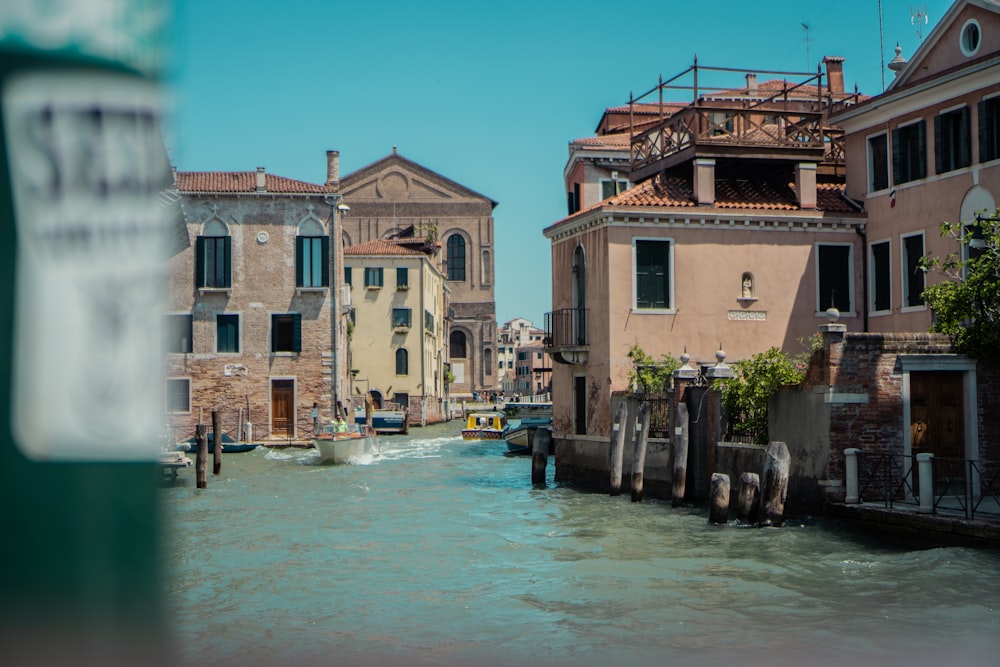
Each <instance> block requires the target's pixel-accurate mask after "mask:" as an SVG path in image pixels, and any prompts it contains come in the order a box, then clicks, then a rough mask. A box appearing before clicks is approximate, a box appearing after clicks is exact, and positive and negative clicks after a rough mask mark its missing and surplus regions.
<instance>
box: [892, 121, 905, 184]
mask: <svg viewBox="0 0 1000 667" xmlns="http://www.w3.org/2000/svg"><path fill="white" fill-rule="evenodd" d="M902 164H903V160H902V159H901V158H900V151H899V129H898V128H897V129H895V130H893V131H892V182H893V184H894V185H899V184H900V183H902V182H903V181H902V180H900V179H901V177H902V174H901V173H900V171H901V170H902Z"/></svg>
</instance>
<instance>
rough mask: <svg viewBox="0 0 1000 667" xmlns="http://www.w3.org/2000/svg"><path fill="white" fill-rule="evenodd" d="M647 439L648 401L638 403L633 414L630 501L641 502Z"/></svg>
mask: <svg viewBox="0 0 1000 667" xmlns="http://www.w3.org/2000/svg"><path fill="white" fill-rule="evenodd" d="M648 441H649V401H643V402H642V403H640V404H639V412H638V414H636V416H635V452H634V454H633V456H632V502H633V503H639V502H642V472H643V470H644V469H645V467H646V443H647V442H648Z"/></svg>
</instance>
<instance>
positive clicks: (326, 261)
mask: <svg viewBox="0 0 1000 667" xmlns="http://www.w3.org/2000/svg"><path fill="white" fill-rule="evenodd" d="M320 261H321V262H322V263H323V270H322V272H321V273H322V281H323V283H322V284H323V287H329V286H330V237H329V236H324V237H323V238H321V239H320Z"/></svg>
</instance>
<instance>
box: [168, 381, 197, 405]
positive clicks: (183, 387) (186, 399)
mask: <svg viewBox="0 0 1000 667" xmlns="http://www.w3.org/2000/svg"><path fill="white" fill-rule="evenodd" d="M164 394H165V399H166V406H165V408H166V411H167V412H191V379H190V378H167V380H166V391H165V392H164Z"/></svg>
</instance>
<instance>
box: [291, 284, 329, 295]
mask: <svg viewBox="0 0 1000 667" xmlns="http://www.w3.org/2000/svg"><path fill="white" fill-rule="evenodd" d="M328 291H330V288H329V287H301V286H299V287H296V288H295V294H324V293H326V292H328Z"/></svg>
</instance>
